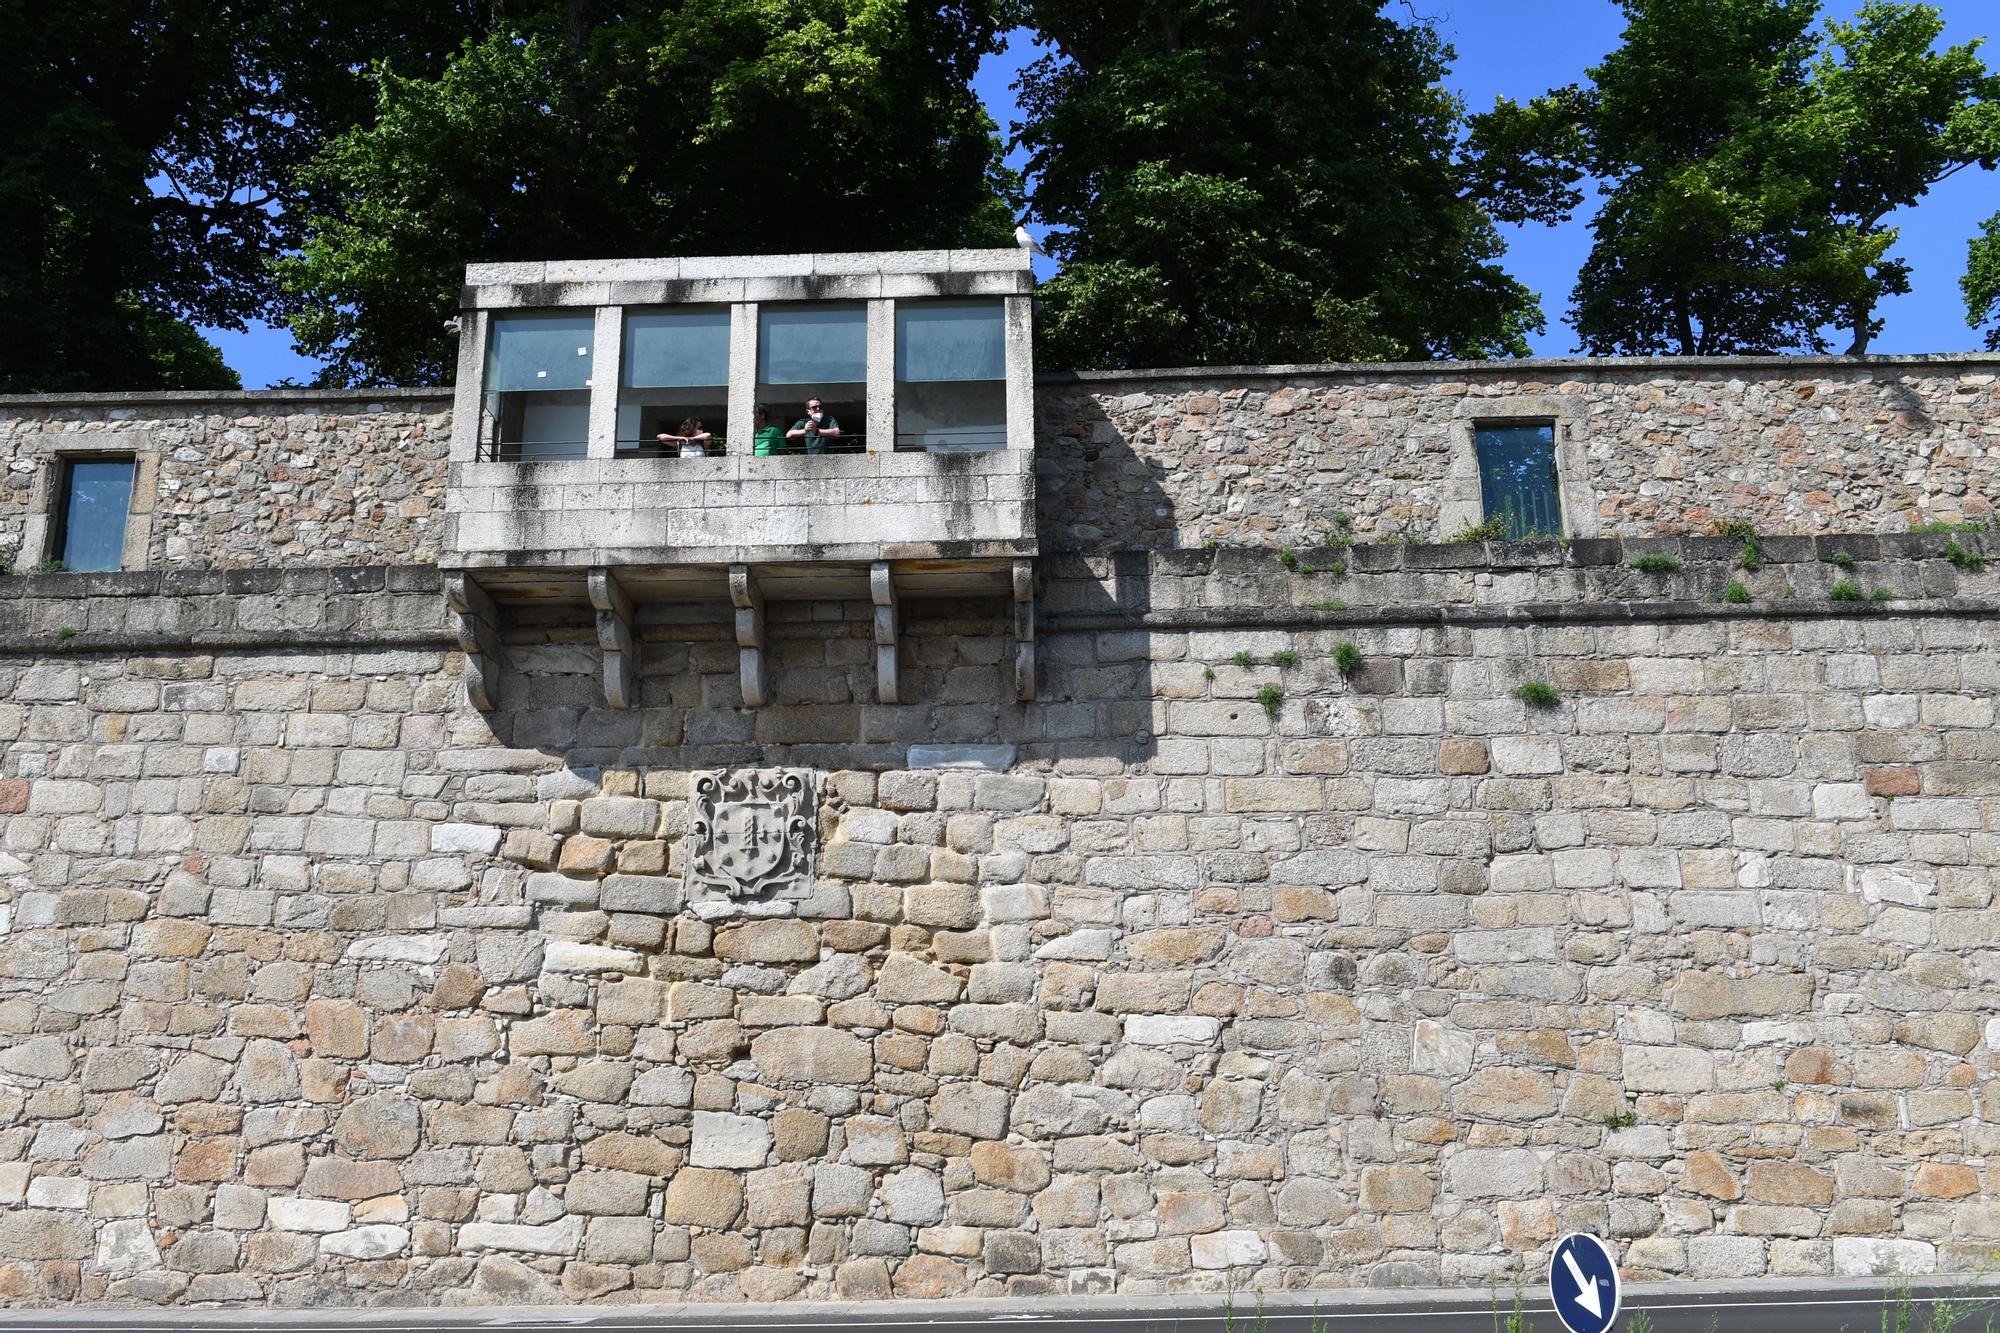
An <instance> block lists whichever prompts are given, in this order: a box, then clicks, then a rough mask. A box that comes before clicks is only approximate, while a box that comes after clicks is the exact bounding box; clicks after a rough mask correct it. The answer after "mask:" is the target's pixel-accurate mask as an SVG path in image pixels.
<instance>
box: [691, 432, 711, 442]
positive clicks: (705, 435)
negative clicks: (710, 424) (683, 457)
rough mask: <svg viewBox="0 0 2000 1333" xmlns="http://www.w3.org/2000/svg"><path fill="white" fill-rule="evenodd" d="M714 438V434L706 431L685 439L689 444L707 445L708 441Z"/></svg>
mask: <svg viewBox="0 0 2000 1333" xmlns="http://www.w3.org/2000/svg"><path fill="white" fill-rule="evenodd" d="M714 438H715V432H714V431H707V430H698V431H696V432H695V433H694V434H692V435H690V436H688V437H687V439H688V442H689V443H691V444H707V443H708V442H709V441H710V440H712V439H714Z"/></svg>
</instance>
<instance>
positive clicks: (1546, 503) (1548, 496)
mask: <svg viewBox="0 0 2000 1333" xmlns="http://www.w3.org/2000/svg"><path fill="white" fill-rule="evenodd" d="M1473 441H1474V444H1475V445H1476V447H1477V449H1478V451H1479V492H1480V498H1481V499H1482V500H1483V501H1484V502H1485V510H1486V517H1487V518H1489V519H1492V518H1497V519H1500V520H1501V521H1502V522H1504V523H1505V524H1506V528H1507V539H1508V540H1509V541H1522V540H1525V539H1526V538H1529V537H1560V536H1562V530H1563V522H1562V499H1561V496H1560V495H1559V493H1558V491H1557V488H1556V428H1555V427H1554V426H1552V425H1549V424H1547V423H1546V422H1544V423H1541V424H1537V425H1519V426H1513V425H1509V426H1480V427H1477V428H1476V429H1475V431H1474V433H1473Z"/></svg>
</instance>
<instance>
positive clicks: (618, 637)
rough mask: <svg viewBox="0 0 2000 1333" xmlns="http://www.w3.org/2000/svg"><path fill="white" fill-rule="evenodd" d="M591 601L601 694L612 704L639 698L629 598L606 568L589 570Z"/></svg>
mask: <svg viewBox="0 0 2000 1333" xmlns="http://www.w3.org/2000/svg"><path fill="white" fill-rule="evenodd" d="M590 604H591V605H592V606H594V607H596V608H597V646H598V647H599V648H600V649H602V650H603V652H604V697H605V699H606V700H607V701H608V702H609V703H610V704H611V706H612V707H613V708H631V707H634V706H636V705H637V703H638V701H639V648H638V645H637V644H635V643H634V642H633V641H632V622H633V620H634V616H633V613H632V598H631V597H630V596H629V595H628V594H627V593H626V591H625V589H624V588H623V587H622V586H621V585H620V584H619V582H618V576H617V575H616V574H614V573H613V572H612V571H610V570H609V569H604V568H597V569H593V570H591V571H590Z"/></svg>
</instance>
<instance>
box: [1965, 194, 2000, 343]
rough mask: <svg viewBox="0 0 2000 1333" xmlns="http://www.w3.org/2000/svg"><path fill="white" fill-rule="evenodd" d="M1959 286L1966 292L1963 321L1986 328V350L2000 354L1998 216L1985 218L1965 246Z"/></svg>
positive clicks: (1999, 227)
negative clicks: (1963, 265)
mask: <svg viewBox="0 0 2000 1333" xmlns="http://www.w3.org/2000/svg"><path fill="white" fill-rule="evenodd" d="M1959 286H1960V287H1961V288H1962V289H1963V290H1964V292H1965V322H1966V323H1967V324H1970V325H1971V326H1972V327H1974V328H1978V327H1979V326H1981V325H1982V324H1983V325H1986V326H1987V328H1986V350H1987V351H1989V352H2000V213H1995V214H1994V215H1993V216H1992V217H1990V218H1988V219H1986V221H1985V222H1984V223H1983V224H1981V226H1980V229H1979V235H1977V236H1975V237H1973V238H1972V241H1971V243H1970V244H1969V245H1968V246H1967V254H1966V265H1965V276H1964V277H1963V278H1961V279H1959Z"/></svg>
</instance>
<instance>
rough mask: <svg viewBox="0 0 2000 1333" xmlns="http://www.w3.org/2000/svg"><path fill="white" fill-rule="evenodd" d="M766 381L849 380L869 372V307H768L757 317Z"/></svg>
mask: <svg viewBox="0 0 2000 1333" xmlns="http://www.w3.org/2000/svg"><path fill="white" fill-rule="evenodd" d="M757 366H758V372H757V378H758V381H759V382H760V383H763V384H822V385H824V384H846V383H861V382H863V381H865V380H867V378H868V313H867V311H866V310H865V309H864V308H863V307H861V306H858V305H819V306H777V307H767V308H765V309H764V310H761V311H759V312H758V317H757Z"/></svg>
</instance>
